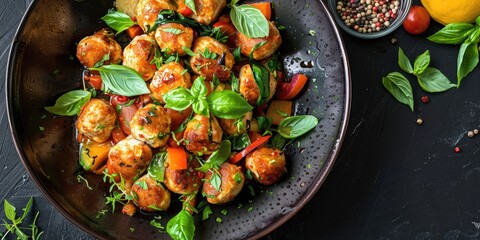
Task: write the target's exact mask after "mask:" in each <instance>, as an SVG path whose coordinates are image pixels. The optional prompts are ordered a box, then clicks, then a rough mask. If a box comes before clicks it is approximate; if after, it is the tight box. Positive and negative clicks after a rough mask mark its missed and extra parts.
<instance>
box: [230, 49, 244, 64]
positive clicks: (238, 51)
mask: <svg viewBox="0 0 480 240" xmlns="http://www.w3.org/2000/svg"><path fill="white" fill-rule="evenodd" d="M232 54H233V58H235V62H240V61H242V54H241V48H240V47H237V48H235V50H233V52H232Z"/></svg>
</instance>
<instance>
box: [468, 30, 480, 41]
mask: <svg viewBox="0 0 480 240" xmlns="http://www.w3.org/2000/svg"><path fill="white" fill-rule="evenodd" d="M479 37H480V26H476V27H475V30H474V31H472V33H470V35H468V38H467V40H465V42H476V43H478V42H479V41H480V39H479Z"/></svg>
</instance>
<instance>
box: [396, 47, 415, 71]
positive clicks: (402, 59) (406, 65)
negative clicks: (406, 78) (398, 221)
mask: <svg viewBox="0 0 480 240" xmlns="http://www.w3.org/2000/svg"><path fill="white" fill-rule="evenodd" d="M398 66H400V68H401V69H402V70H403V71H405V72H407V73H413V67H412V63H410V60H409V59H408V57H407V56H406V55H405V53H404V52H403V50H402V48H398Z"/></svg>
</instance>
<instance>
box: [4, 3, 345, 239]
mask: <svg viewBox="0 0 480 240" xmlns="http://www.w3.org/2000/svg"><path fill="white" fill-rule="evenodd" d="M273 4H274V6H275V8H274V13H275V16H276V20H277V21H278V22H279V23H281V24H283V25H285V26H286V30H285V31H283V32H282V35H283V40H284V42H283V44H282V46H281V48H280V51H281V53H282V55H283V57H284V59H285V60H284V64H285V67H286V69H287V70H288V72H290V73H296V72H304V73H306V74H307V75H308V76H309V77H310V81H309V82H308V87H307V89H306V90H304V92H303V93H302V95H301V96H300V97H299V98H298V99H296V100H295V104H294V105H295V113H296V114H312V115H315V116H317V117H319V118H321V121H320V123H319V124H318V126H317V127H316V129H315V130H313V131H312V132H310V134H308V135H307V136H306V137H304V138H302V139H299V140H298V141H295V142H293V143H292V144H291V145H289V146H288V147H287V149H286V154H287V157H288V171H289V172H288V174H287V176H286V177H285V178H284V179H282V180H281V181H280V182H279V183H278V184H276V185H274V186H270V187H262V186H259V185H255V184H254V185H253V188H254V190H255V195H254V196H252V195H251V194H250V191H249V189H248V188H245V189H244V190H243V191H242V193H241V194H240V196H239V197H237V199H235V201H234V202H232V203H230V204H228V205H224V206H213V211H214V214H213V215H212V216H211V217H210V218H209V220H207V221H201V220H200V219H199V218H198V216H197V217H196V229H197V230H196V239H256V238H259V237H262V236H264V235H266V234H267V233H268V232H270V231H272V230H273V229H274V228H276V227H278V226H279V225H281V224H282V223H284V222H285V221H287V220H288V219H289V218H290V217H291V216H292V215H294V214H295V213H296V212H297V211H298V210H299V209H300V208H301V207H303V206H304V205H305V204H306V202H307V201H308V200H310V199H311V197H312V196H313V195H314V194H315V193H316V191H317V190H318V189H319V188H320V186H321V185H322V183H323V182H324V180H325V178H326V177H327V174H328V172H329V171H330V169H331V168H332V166H333V163H334V161H335V158H336V156H337V154H338V150H339V148H340V145H341V143H342V139H343V137H344V134H345V130H346V123H347V119H348V115H349V110H350V98H351V94H350V75H349V68H348V63H347V60H346V59H347V58H346V53H345V50H344V47H343V43H342V40H341V38H340V36H339V33H338V30H337V29H336V28H335V26H334V24H333V20H332V17H331V15H330V14H329V13H328V11H327V10H326V7H325V6H324V4H323V3H322V2H320V1H282V0H274V1H273ZM112 6H113V3H112V1H104V0H101V1H93V0H84V1H73V0H72V1H64V0H38V1H34V2H33V4H32V6H30V8H29V10H28V11H27V13H26V15H25V17H24V19H23V21H22V24H21V25H20V28H19V30H18V32H17V35H16V38H15V39H14V42H13V45H12V50H11V53H10V58H9V66H8V72H7V88H6V89H7V101H8V114H9V121H10V126H11V129H12V134H13V138H14V141H15V144H16V147H17V150H18V152H19V154H20V157H21V159H22V160H23V164H24V165H25V167H26V168H27V170H28V172H29V173H30V175H31V176H32V178H33V179H34V181H35V182H36V184H37V185H38V187H39V188H40V190H41V191H42V192H43V193H44V194H45V196H46V197H47V198H48V199H49V200H50V201H51V202H52V204H53V205H55V206H56V207H57V208H58V209H59V210H60V211H61V212H62V213H63V214H64V215H65V216H66V217H67V218H68V219H69V220H70V221H72V222H74V223H75V224H76V225H77V226H78V227H80V228H81V229H83V230H84V231H86V232H88V233H89V234H91V235H92V236H94V237H96V238H100V239H158V238H164V237H166V236H167V235H166V234H165V233H159V232H158V231H157V230H156V229H155V228H153V227H151V226H150V225H149V221H150V220H151V219H152V218H153V216H152V215H144V214H137V215H136V216H135V217H128V216H125V215H122V214H121V213H119V211H118V210H117V211H116V213H115V214H106V215H105V216H103V217H101V218H97V214H98V211H99V210H101V209H102V208H103V205H104V201H105V199H104V194H105V193H106V189H107V187H108V186H107V185H106V184H104V183H103V182H102V180H101V176H97V175H93V174H86V176H85V177H86V179H88V181H89V183H90V186H91V187H92V188H93V190H88V189H87V187H86V186H85V184H83V183H79V182H77V179H76V177H75V176H76V175H75V174H76V173H78V171H80V167H79V165H78V163H77V162H78V144H77V142H76V140H75V136H74V135H75V131H74V119H73V118H68V117H54V116H53V115H51V114H48V113H47V112H45V110H44V109H43V107H44V106H48V105H52V104H53V103H54V102H55V99H57V98H58V97H59V96H60V95H61V94H63V93H65V92H67V91H70V90H73V89H80V88H82V83H81V72H82V69H81V66H80V63H78V61H77V60H76V58H74V57H73V59H72V56H74V55H75V49H76V43H77V42H78V41H79V40H80V39H81V38H83V37H84V36H87V35H90V34H92V33H93V32H95V31H96V30H98V29H99V28H100V27H102V26H103V25H102V24H103V23H102V22H101V20H100V17H101V16H103V15H104V14H105V13H106V12H107V9H109V8H111V7H112ZM312 63H313V67H311V68H305V66H308V65H311V64H312ZM302 66H303V67H302ZM41 129H43V130H41ZM175 202H177V201H175ZM179 209H180V204H179V203H175V204H173V205H172V206H171V208H170V210H169V211H168V212H166V213H161V215H162V220H161V221H162V223H163V225H164V226H165V225H166V222H167V221H168V219H170V218H171V217H172V216H174V215H175V214H176V213H177V211H178V210H179ZM223 209H226V210H227V212H228V214H227V215H222V214H221V213H220V211H221V210H223ZM217 217H220V218H221V219H222V223H217V222H216V221H215V219H216V218H217ZM130 228H134V229H135V231H133V232H132V231H131V230H130Z"/></svg>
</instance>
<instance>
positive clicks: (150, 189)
mask: <svg viewBox="0 0 480 240" xmlns="http://www.w3.org/2000/svg"><path fill="white" fill-rule="evenodd" d="M131 194H132V196H133V202H134V203H135V204H136V205H137V206H138V208H140V209H142V210H143V211H145V212H155V211H166V210H167V209H168V207H170V198H171V197H170V191H168V190H167V189H165V188H164V187H163V186H162V184H161V183H158V182H157V181H155V179H153V178H152V177H150V175H148V174H146V175H144V176H143V177H141V178H139V179H138V180H137V181H135V183H134V184H133V186H132V189H131Z"/></svg>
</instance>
